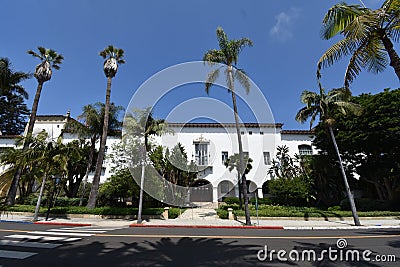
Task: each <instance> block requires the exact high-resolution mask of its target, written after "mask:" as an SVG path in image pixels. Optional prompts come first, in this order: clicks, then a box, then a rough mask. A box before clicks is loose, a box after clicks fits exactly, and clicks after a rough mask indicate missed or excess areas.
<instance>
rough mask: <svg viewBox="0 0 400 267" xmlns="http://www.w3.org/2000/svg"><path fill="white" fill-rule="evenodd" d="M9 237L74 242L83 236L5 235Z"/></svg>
mask: <svg viewBox="0 0 400 267" xmlns="http://www.w3.org/2000/svg"><path fill="white" fill-rule="evenodd" d="M5 237H8V238H17V239H32V240H39V239H40V240H43V241H63V242H72V241H78V240H81V239H82V238H80V237H74V238H67V237H61V236H43V235H8V236H5Z"/></svg>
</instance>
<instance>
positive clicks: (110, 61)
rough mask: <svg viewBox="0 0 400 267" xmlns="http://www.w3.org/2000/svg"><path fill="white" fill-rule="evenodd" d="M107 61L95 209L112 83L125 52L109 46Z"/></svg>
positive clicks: (92, 197) (91, 205)
mask: <svg viewBox="0 0 400 267" xmlns="http://www.w3.org/2000/svg"><path fill="white" fill-rule="evenodd" d="M100 56H102V57H103V58H104V59H105V61H104V64H103V70H104V74H105V75H106V77H107V90H106V103H105V108H104V121H103V132H102V134H101V139H100V148H99V155H98V157H97V163H96V170H95V173H94V177H93V184H92V188H91V190H90V195H89V200H88V204H87V208H89V209H93V208H94V207H95V206H96V200H97V196H98V193H99V184H100V175H101V169H102V167H103V160H104V155H105V148H106V141H107V132H108V125H109V116H110V95H111V81H112V78H114V77H115V75H116V74H117V71H118V65H119V64H124V63H125V60H123V57H124V50H122V49H118V48H116V47H114V46H112V45H109V46H108V47H107V48H106V49H104V50H103V51H101V52H100Z"/></svg>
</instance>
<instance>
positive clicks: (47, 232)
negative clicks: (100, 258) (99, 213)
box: [28, 231, 94, 236]
mask: <svg viewBox="0 0 400 267" xmlns="http://www.w3.org/2000/svg"><path fill="white" fill-rule="evenodd" d="M28 234H34V235H36V234H37V235H66V236H92V235H94V234H84V233H62V232H50V231H46V232H40V231H34V232H28Z"/></svg>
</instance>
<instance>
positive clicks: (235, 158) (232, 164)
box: [224, 153, 253, 209]
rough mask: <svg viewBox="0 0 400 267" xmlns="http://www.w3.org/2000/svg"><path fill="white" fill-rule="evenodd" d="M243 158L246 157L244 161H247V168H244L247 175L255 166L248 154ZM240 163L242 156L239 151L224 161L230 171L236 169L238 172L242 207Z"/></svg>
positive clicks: (240, 206)
mask: <svg viewBox="0 0 400 267" xmlns="http://www.w3.org/2000/svg"><path fill="white" fill-rule="evenodd" d="M243 159H244V162H245V163H246V169H245V170H244V173H245V174H246V175H247V174H248V173H249V172H250V170H251V169H252V168H253V166H252V165H251V163H252V162H253V159H251V158H249V157H248V156H247V155H244V158H243ZM239 164H240V156H239V154H238V153H235V154H233V155H232V156H230V157H229V158H228V159H227V160H226V161H225V162H224V165H225V167H227V168H228V170H229V171H230V172H232V171H233V170H234V169H235V170H236V172H237V174H238V186H239V208H240V209H242V194H243V184H242V182H241V180H242V179H240V173H239V172H238V166H239ZM246 190H247V188H246Z"/></svg>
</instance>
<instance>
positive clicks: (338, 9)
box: [321, 2, 366, 39]
mask: <svg viewBox="0 0 400 267" xmlns="http://www.w3.org/2000/svg"><path fill="white" fill-rule="evenodd" d="M365 10H366V9H365V8H362V7H361V6H360V5H347V4H346V3H344V2H342V3H339V4H336V5H334V6H333V7H331V8H330V9H329V10H328V12H327V13H326V15H325V17H324V19H323V22H322V23H323V26H322V30H321V36H322V37H323V38H324V39H330V38H332V37H333V36H335V35H337V34H338V33H341V32H342V31H343V30H344V29H345V28H346V27H347V26H348V25H349V24H350V23H352V21H353V20H354V19H355V18H357V17H358V16H360V15H362V14H363V13H364V11H365Z"/></svg>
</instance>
